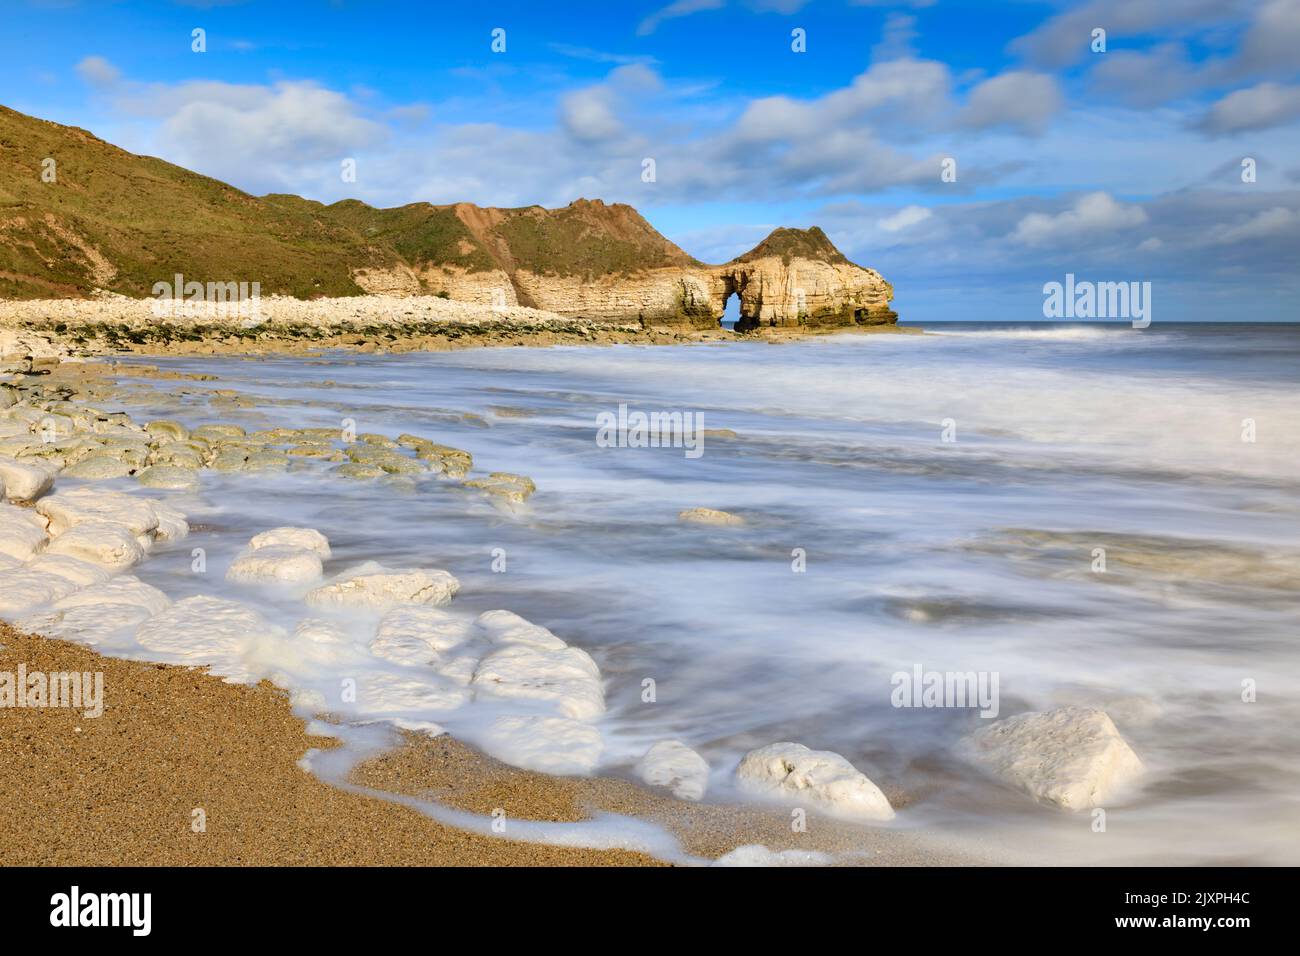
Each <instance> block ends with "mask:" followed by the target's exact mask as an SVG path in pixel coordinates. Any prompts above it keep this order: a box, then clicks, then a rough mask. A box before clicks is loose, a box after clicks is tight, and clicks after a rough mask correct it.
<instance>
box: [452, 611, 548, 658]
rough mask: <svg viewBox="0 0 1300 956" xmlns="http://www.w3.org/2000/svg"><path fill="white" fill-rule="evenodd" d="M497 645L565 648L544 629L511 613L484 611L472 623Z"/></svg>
mask: <svg viewBox="0 0 1300 956" xmlns="http://www.w3.org/2000/svg"><path fill="white" fill-rule="evenodd" d="M474 623H475V624H477V625H478V626H479V628H480V629H481V630H482V631H483V633H484V634H486V635H487V637H488V638H489V639H490V640H492V641H493V642H495V643H497V644H526V645H528V646H530V647H541V648H553V649H559V648H561V647H567V646H568V645H567V644H565V643H564V641H562V640H560V639H559V638H558V637H556V636H555V635H554V634H552V633H551V632H550V631H548V630H547V629H546V628H544V627H542V626H540V625H538V624H534V623H532V622H531V621H526V620H524V619H523V618H522V617H520V616H519V615H518V614H515V613H514V612H513V611H484V612H483V613H482V614H480V615H479V616H478V620H476V621H475V622H474Z"/></svg>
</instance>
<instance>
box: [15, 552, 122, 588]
mask: <svg viewBox="0 0 1300 956" xmlns="http://www.w3.org/2000/svg"><path fill="white" fill-rule="evenodd" d="M27 567H29V568H30V569H31V570H33V571H43V572H45V573H47V574H57V575H58V576H59V577H61V578H66V579H67V580H69V581H71V582H72V583H73V584H74V585H76V586H77V587H79V588H84V587H90V586H91V585H92V584H103V583H104V582H105V581H107V580H108V579H109V576H110V575H109V572H108V571H106V570H104V569H103V568H101V567H100V566H99V565H97V564H91V563H90V562H89V561H83V560H81V558H74V557H72V556H71V555H67V554H38V555H37V556H36V557H34V558H33V559H32V560H31V561H29V562H27Z"/></svg>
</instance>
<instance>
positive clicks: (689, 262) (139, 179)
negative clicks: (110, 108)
mask: <svg viewBox="0 0 1300 956" xmlns="http://www.w3.org/2000/svg"><path fill="white" fill-rule="evenodd" d="M177 274H179V275H182V276H184V278H185V280H186V281H198V282H202V283H205V284H207V283H214V282H215V283H230V282H236V283H238V282H248V283H252V282H258V283H260V291H261V293H262V294H263V295H286V296H293V297H295V298H299V299H313V298H319V297H339V296H358V295H365V294H383V295H400V296H420V295H423V296H437V297H442V298H446V299H451V300H455V301H460V302H467V303H475V304H479V305H486V306H491V307H495V308H512V307H524V308H532V309H539V310H543V311H547V312H553V313H556V314H558V315H561V316H566V317H575V318H582V319H585V320H591V321H595V322H611V323H622V324H628V323H639V324H640V325H641V326H642V327H644V328H650V327H668V328H690V329H707V328H716V327H717V325H718V322H719V320H720V318H721V317H722V315H723V313H724V310H725V307H726V303H727V300H728V299H729V298H730V297H731V296H732V295H733V294H734V295H736V296H737V297H738V298H739V304H740V319H739V321H738V323H737V329H738V330H741V331H744V330H747V329H753V328H758V327H786V328H789V327H800V326H808V327H851V326H855V325H882V324H889V323H893V322H895V321H896V319H897V316H896V314H895V313H894V312H893V310H892V309H890V307H889V303H890V300H891V298H892V297H893V287H892V286H891V285H890V284H889V283H888V282H886V281H885V280H884V279H883V278H882V277H881V275H880V274H879V273H878V272H876V271H875V270H872V269H866V268H863V267H861V266H857V265H855V264H853V263H852V262H850V261H849V260H848V259H847V258H845V257H844V255H843V254H841V253H840V252H839V250H838V249H836V248H835V246H834V244H833V243H832V242H831V241H830V239H829V238H827V236H826V234H825V233H824V232H822V231H821V229H819V228H817V227H813V228H811V229H788V228H780V229H776V230H775V231H773V232H772V233H771V235H769V236H768V237H767V238H766V239H764V240H763V241H762V242H761V243H759V244H758V245H757V246H755V247H754V248H753V249H752V250H750V251H749V252H747V253H745V254H744V255H742V256H738V257H737V258H735V259H733V260H731V261H730V262H728V263H725V264H723V265H708V264H706V263H703V262H700V261H698V260H696V259H694V258H692V257H691V256H690V255H688V254H687V253H686V252H685V251H683V250H682V249H680V248H678V247H677V246H676V245H674V244H673V243H672V242H670V241H669V240H668V239H666V238H665V237H664V236H662V235H660V234H659V232H657V231H656V230H655V228H654V227H653V226H651V225H650V223H648V222H647V221H646V220H645V218H644V217H642V216H641V214H640V213H638V212H637V211H636V210H635V209H633V208H632V207H631V206H628V205H624V204H621V203H605V202H602V201H601V200H598V199H596V200H587V199H579V200H577V201H575V202H573V203H570V204H569V205H568V206H565V207H563V208H560V209H544V208H542V207H541V206H527V207H522V208H516V209H498V208H488V207H480V206H476V205H473V204H471V203H455V204H452V205H441V206H437V205H431V204H429V203H413V204H411V205H408V206H402V207H399V208H395V209H376V208H374V207H372V206H369V205H366V204H365V203H363V202H360V201H357V200H351V199H349V200H343V201H341V202H336V203H333V204H332V205H325V204H323V203H319V202H316V201H313V200H308V199H303V198H301V197H298V196H291V195H281V194H272V195H267V196H262V197H257V196H252V195H249V194H248V193H245V192H242V191H240V190H238V189H236V188H234V187H233V186H230V185H227V184H226V183H222V182H220V181H218V180H215V179H211V178H209V177H207V176H202V175H199V174H198V173H194V172H191V171H189V170H186V169H183V168H181V167H179V166H174V165H172V164H170V163H166V162H163V161H162V160H159V159H155V158H152V157H148V156H137V155H135V154H132V153H129V152H127V151H125V150H123V149H120V148H118V147H116V146H113V145H112V144H110V143H107V142H104V141H103V140H101V139H99V138H97V137H95V136H93V135H92V134H90V133H88V132H86V131H85V130H82V129H78V128H76V127H70V126H62V125H59V124H57V123H52V122H49V121H46V120H41V119H37V118H34V117H30V116H26V115H24V114H22V113H18V112H15V111H14V110H10V109H7V108H5V107H0V298H4V299H52V298H85V297H89V296H92V295H95V294H96V293H99V292H113V293H118V294H121V295H127V296H132V297H137V298H143V297H146V296H150V295H151V294H152V290H153V287H154V284H155V283H158V282H167V283H170V282H172V280H173V277H174V276H176V275H177Z"/></svg>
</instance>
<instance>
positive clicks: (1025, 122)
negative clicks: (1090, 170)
mask: <svg viewBox="0 0 1300 956" xmlns="http://www.w3.org/2000/svg"><path fill="white" fill-rule="evenodd" d="M1063 105H1064V101H1063V100H1062V98H1061V91H1060V89H1059V88H1058V87H1057V85H1056V80H1055V79H1053V78H1052V77H1050V76H1047V75H1045V74H1043V73H1028V72H1024V71H1019V70H1014V71H1011V72H1009V73H1003V74H1000V75H999V76H995V77H993V78H992V79H988V80H985V81H984V82H983V83H980V84H979V85H978V86H976V87H975V88H974V89H973V90H971V93H970V97H969V98H968V99H967V101H966V108H965V109H963V110H962V112H961V117H960V119H961V122H962V124H963V125H965V126H970V127H974V128H975V129H987V128H989V127H994V126H1007V127H1011V128H1012V129H1016V130H1020V131H1021V132H1025V133H1041V132H1042V131H1043V130H1044V129H1046V128H1047V124H1048V123H1049V122H1050V121H1051V119H1052V117H1053V116H1055V115H1056V114H1057V113H1059V112H1060V111H1061V107H1062V106H1063Z"/></svg>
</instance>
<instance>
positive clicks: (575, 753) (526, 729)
mask: <svg viewBox="0 0 1300 956" xmlns="http://www.w3.org/2000/svg"><path fill="white" fill-rule="evenodd" d="M482 743H483V747H484V749H485V750H486V751H487V752H488V753H489V754H491V755H492V756H493V757H496V758H497V759H498V760H503V761H505V762H506V763H508V764H511V765H512V766H515V767H523V768H524V769H525V770H537V771H539V772H541V773H554V774H576V775H583V774H589V773H591V772H592V770H594V769H595V768H596V764H597V763H598V762H599V760H600V754H601V750H602V749H603V746H604V744H603V741H602V740H601V736H600V730H599V729H597V728H596V727H595V726H593V725H592V724H588V723H584V722H583V721H580V720H571V719H570V718H568V717H539V716H535V715H529V716H522V715H513V714H507V715H503V716H501V717H498V718H497V719H496V720H494V721H493V722H492V724H491V725H490V726H489V727H488V729H487V732H486V734H485V735H484V738H483V741H482Z"/></svg>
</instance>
